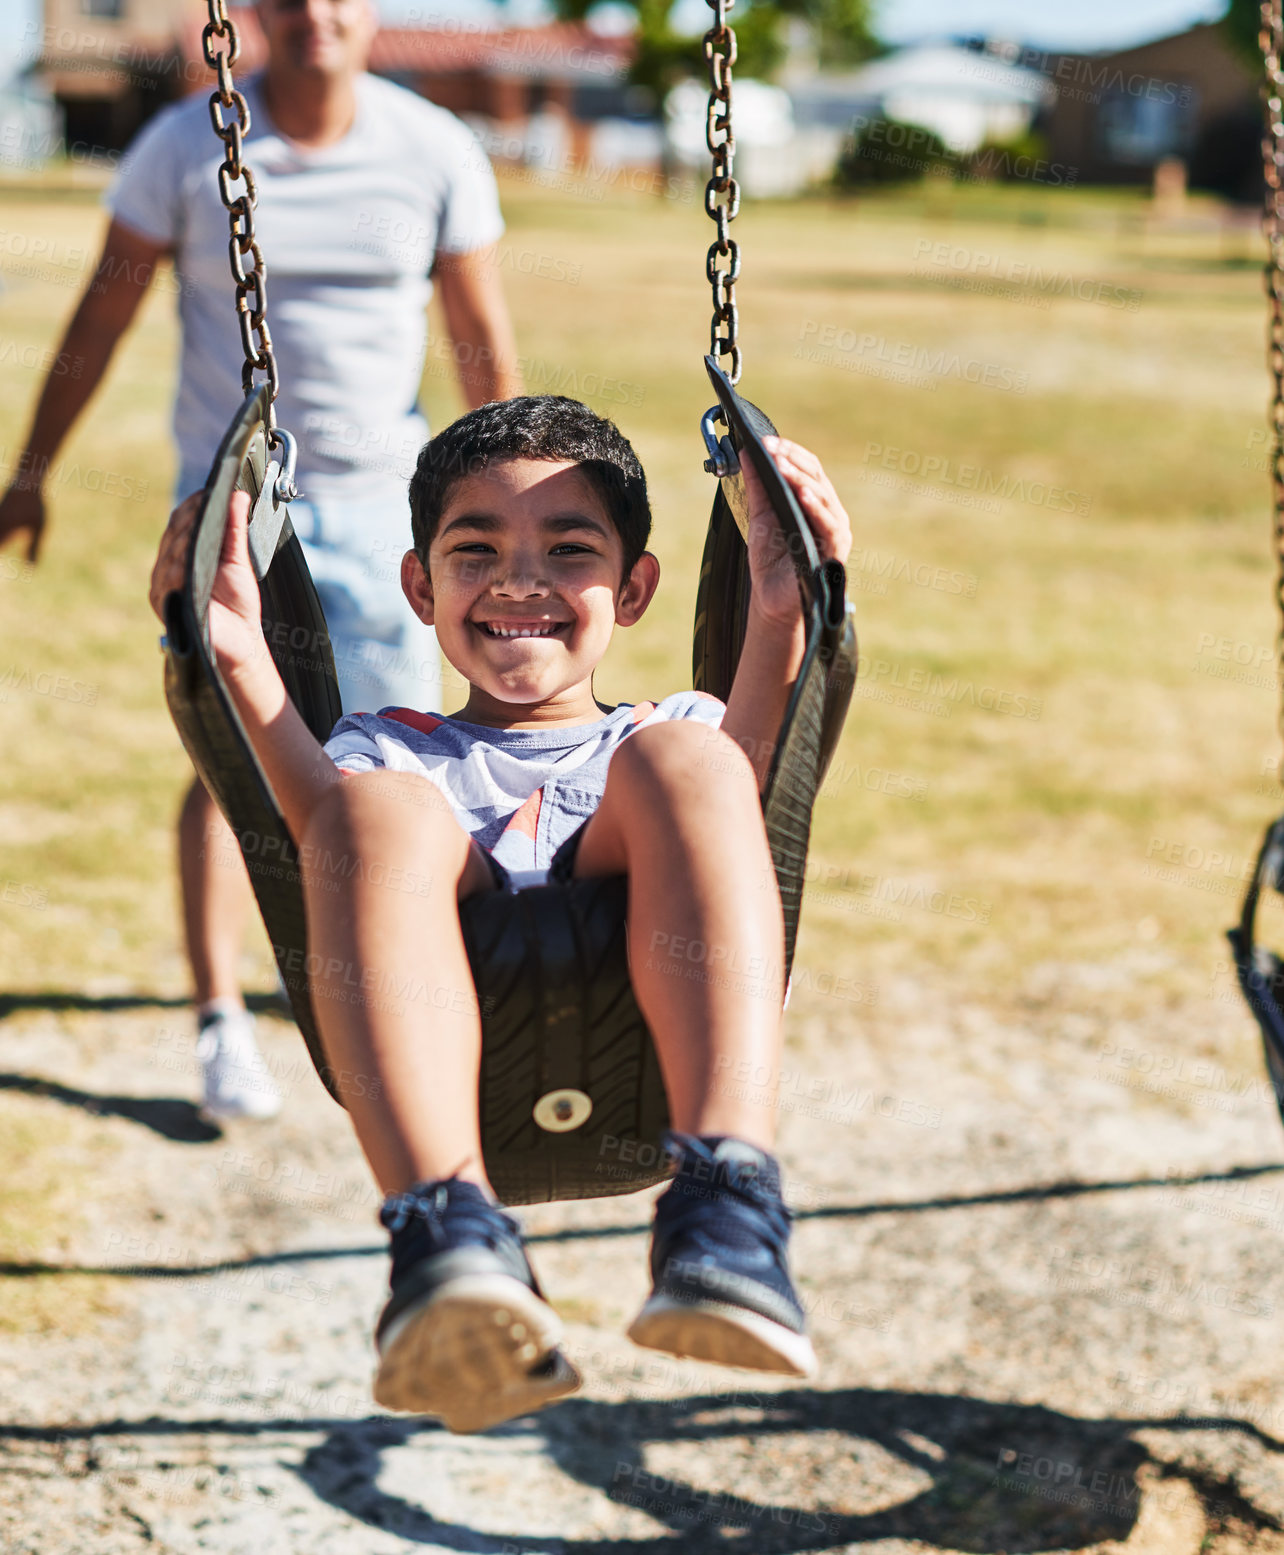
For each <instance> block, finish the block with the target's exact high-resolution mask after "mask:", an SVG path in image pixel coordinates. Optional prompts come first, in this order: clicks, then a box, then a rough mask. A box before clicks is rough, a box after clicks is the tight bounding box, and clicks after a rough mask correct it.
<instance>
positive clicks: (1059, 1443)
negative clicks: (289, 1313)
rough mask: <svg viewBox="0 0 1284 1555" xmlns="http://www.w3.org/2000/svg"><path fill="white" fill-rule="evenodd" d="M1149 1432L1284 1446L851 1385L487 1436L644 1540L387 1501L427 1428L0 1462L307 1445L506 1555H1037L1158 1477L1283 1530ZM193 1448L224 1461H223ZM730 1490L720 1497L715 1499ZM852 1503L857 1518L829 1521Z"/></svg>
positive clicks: (1159, 1485) (1252, 1530) (574, 1404)
mask: <svg viewBox="0 0 1284 1555" xmlns="http://www.w3.org/2000/svg"><path fill="white" fill-rule="evenodd" d="M1144 1430H1172V1431H1191V1430H1197V1431H1208V1430H1233V1431H1236V1432H1238V1433H1240V1434H1241V1436H1243V1437H1246V1438H1248V1439H1250V1440H1251V1441H1253V1442H1256V1443H1257V1444H1258V1445H1259V1446H1262V1447H1265V1448H1266V1449H1268V1450H1269V1451H1272V1452H1284V1443H1280V1442H1279V1441H1277V1440H1275V1439H1274V1438H1273V1437H1270V1436H1268V1435H1266V1434H1265V1433H1263V1432H1262V1431H1261V1430H1259V1429H1258V1428H1257V1427H1256V1426H1254V1425H1252V1424H1251V1423H1249V1422H1245V1421H1242V1420H1235V1419H1233V1418H1226V1417H1218V1418H1208V1419H1193V1418H1189V1417H1185V1416H1177V1417H1167V1418H1163V1417H1156V1418H1144V1417H1136V1418H1118V1419H1115V1418H1100V1419H1092V1418H1079V1417H1076V1416H1073V1415H1068V1414H1063V1413H1060V1412H1058V1411H1056V1410H1051V1409H1045V1408H1043V1407H1042V1406H1039V1405H1024V1404H1004V1403H996V1402H991V1401H988V1400H985V1399H976V1398H969V1397H965V1396H962V1395H957V1394H939V1393H902V1392H876V1391H872V1390H867V1389H861V1388H851V1389H842V1390H838V1391H835V1392H814V1391H810V1390H806V1389H793V1390H790V1391H787V1392H782V1393H766V1394H754V1393H752V1392H740V1393H736V1394H708V1395H697V1396H693V1397H689V1398H683V1399H677V1400H669V1401H655V1400H649V1401H643V1400H625V1401H622V1402H614V1403H603V1402H594V1401H592V1400H582V1399H570V1400H567V1401H565V1402H563V1403H561V1404H559V1405H557V1406H555V1407H554V1408H552V1409H551V1410H548V1411H546V1412H545V1413H543V1414H541V1415H538V1416H535V1417H533V1418H532V1419H530V1420H526V1421H520V1422H515V1423H514V1424H512V1425H510V1426H506V1427H501V1428H499V1430H497V1431H495V1432H492V1433H490V1435H491V1437H492V1438H494V1439H496V1440H502V1439H503V1438H504V1437H505V1436H508V1437H516V1438H518V1439H528V1438H529V1437H530V1436H531V1435H532V1434H533V1435H535V1436H537V1437H538V1438H539V1439H540V1440H541V1442H542V1445H543V1448H544V1453H545V1455H546V1456H547V1458H548V1460H549V1461H550V1464H551V1465H554V1466H556V1467H557V1468H558V1469H560V1470H561V1471H562V1473H563V1474H565V1475H566V1476H567V1477H568V1479H569V1480H571V1481H573V1482H574V1483H575V1484H576V1485H578V1486H581V1487H588V1488H590V1489H593V1490H597V1491H600V1492H601V1493H602V1494H604V1495H605V1496H607V1497H608V1498H609V1499H611V1500H612V1501H615V1502H617V1503H621V1504H625V1505H629V1506H634V1507H637V1508H638V1509H640V1510H641V1511H643V1512H645V1513H647V1514H648V1515H649V1517H650V1518H651V1519H652V1520H653V1523H654V1524H656V1525H658V1526H657V1528H656V1531H655V1532H653V1533H644V1534H639V1535H635V1536H632V1537H628V1538H614V1539H611V1538H605V1539H604V1538H600V1537H591V1538H587V1539H575V1538H568V1537H567V1536H566V1535H565V1533H558V1534H556V1535H553V1534H511V1533H509V1534H505V1533H501V1532H491V1531H490V1530H488V1529H483V1528H479V1527H477V1526H475V1525H473V1524H471V1523H463V1522H459V1521H452V1520H448V1519H444V1518H438V1517H435V1516H434V1515H433V1513H432V1511H431V1499H432V1490H431V1487H432V1485H433V1484H434V1483H435V1482H439V1481H440V1479H441V1474H440V1473H437V1474H434V1473H433V1472H432V1468H431V1461H430V1457H429V1456H427V1455H425V1456H423V1457H422V1458H421V1459H420V1461H419V1462H417V1463H416V1464H415V1465H414V1478H415V1479H416V1480H417V1482H418V1483H419V1484H422V1485H424V1486H425V1487H426V1488H425V1491H424V1494H423V1497H422V1503H421V1501H420V1498H419V1497H418V1496H416V1497H415V1498H414V1499H411V1498H410V1497H408V1496H406V1495H399V1494H397V1493H395V1492H394V1491H392V1490H389V1489H387V1488H384V1487H385V1485H386V1484H387V1483H388V1482H389V1481H390V1480H391V1481H394V1482H396V1481H400V1482H402V1483H404V1482H405V1481H406V1480H407V1479H408V1478H409V1477H410V1476H409V1475H408V1474H407V1473H405V1472H404V1469H405V1467H406V1466H405V1465H404V1464H403V1465H401V1466H400V1467H401V1470H402V1471H403V1472H399V1471H398V1466H397V1465H396V1464H395V1462H394V1461H391V1460H390V1455H391V1454H396V1453H399V1452H401V1451H402V1450H406V1449H409V1450H411V1451H413V1450H414V1449H415V1448H416V1446H417V1445H419V1444H420V1441H421V1439H422V1445H423V1446H425V1447H427V1448H429V1449H430V1451H432V1450H441V1451H443V1452H449V1451H450V1450H451V1449H452V1447H453V1445H454V1444H455V1443H457V1442H459V1441H461V1439H460V1438H454V1437H451V1436H449V1435H448V1434H447V1433H446V1432H445V1431H444V1430H442V1428H441V1427H439V1426H437V1425H436V1424H435V1423H433V1422H431V1421H425V1420H417V1419H405V1418H398V1417H390V1416H372V1417H370V1418H368V1419H364V1420H351V1419H333V1418H330V1419H301V1420H292V1419H289V1418H277V1419H268V1420H235V1419H231V1420H228V1419H205V1420H199V1419H198V1420H165V1419H158V1418H156V1417H152V1418H151V1419H148V1420H142V1421H130V1420H112V1421H105V1422H103V1423H102V1424H99V1425H77V1426H74V1427H59V1426H0V1462H3V1460H4V1458H5V1457H6V1456H8V1455H9V1452H10V1450H11V1449H19V1451H17V1452H15V1453H14V1456H15V1458H17V1459H18V1460H19V1461H20V1462H21V1463H23V1464H24V1465H26V1467H25V1468H24V1467H17V1468H10V1469H9V1470H8V1472H9V1473H10V1474H11V1475H13V1476H14V1477H18V1476H20V1475H21V1474H22V1473H23V1472H26V1473H29V1474H33V1475H35V1474H39V1475H42V1476H43V1475H44V1474H46V1473H47V1472H48V1465H47V1464H42V1463H39V1462H38V1461H37V1460H33V1458H32V1455H31V1453H30V1452H29V1450H28V1451H26V1452H23V1451H21V1450H20V1449H22V1448H23V1447H26V1448H28V1449H29V1447H30V1446H31V1445H32V1444H36V1443H40V1442H46V1443H49V1444H50V1445H51V1447H54V1446H57V1447H58V1448H59V1450H65V1447H66V1445H67V1444H68V1443H73V1442H77V1441H85V1442H88V1441H93V1440H95V1439H103V1438H111V1437H116V1438H128V1439H130V1440H131V1441H134V1440H137V1441H140V1442H142V1443H144V1444H146V1443H148V1442H155V1443H156V1446H155V1449H154V1451H153V1453H152V1456H153V1457H154V1463H153V1464H148V1463H147V1461H146V1458H147V1449H146V1447H145V1446H144V1450H143V1453H142V1456H141V1458H140V1459H138V1460H131V1463H130V1470H129V1472H130V1474H131V1476H136V1475H137V1474H138V1473H139V1472H140V1471H142V1472H145V1473H146V1472H152V1473H157V1474H162V1473H163V1472H164V1469H165V1467H166V1466H167V1465H168V1466H170V1467H172V1466H173V1464H174V1461H175V1457H176V1443H175V1442H174V1441H173V1440H171V1438H180V1439H181V1438H185V1437H192V1436H210V1437H218V1436H229V1437H233V1438H243V1439H244V1438H251V1439H255V1438H271V1437H272V1436H274V1435H281V1436H283V1437H284V1436H289V1437H290V1438H296V1437H297V1436H298V1435H299V1434H300V1433H308V1432H311V1433H315V1434H316V1435H318V1436H319V1437H321V1440H320V1441H318V1442H317V1444H316V1445H315V1446H313V1447H311V1448H310V1449H309V1450H308V1451H307V1452H306V1455H305V1456H304V1458H303V1461H302V1463H301V1464H299V1465H298V1467H297V1469H296V1470H295V1472H297V1473H298V1474H299V1476H300V1478H301V1479H302V1480H303V1481H304V1483H306V1484H307V1485H308V1486H309V1487H310V1489H311V1490H312V1491H313V1493H314V1494H315V1495H316V1496H317V1497H318V1498H319V1499H320V1500H322V1501H324V1502H326V1503H327V1504H329V1505H331V1506H333V1507H335V1508H336V1509H338V1510H340V1511H342V1512H344V1513H345V1514H347V1515H348V1516H350V1517H353V1518H355V1519H357V1520H358V1521H360V1522H362V1523H365V1524H366V1525H367V1526H369V1527H375V1528H379V1529H381V1530H383V1531H385V1532H387V1533H390V1534H393V1535H395V1536H397V1537H399V1538H401V1539H404V1540H406V1541H408V1542H410V1543H412V1544H423V1545H433V1546H435V1547H437V1548H441V1549H446V1550H457V1551H461V1552H463V1551H471V1552H485V1551H491V1552H504V1555H562V1552H573V1555H661V1552H664V1555H667V1552H675V1555H676V1552H678V1551H682V1552H689V1555H726V1552H732V1551H735V1552H741V1551H746V1550H751V1551H752V1552H753V1555H801V1552H805V1551H821V1550H829V1549H833V1548H835V1547H844V1546H850V1545H853V1544H860V1543H862V1542H867V1541H873V1540H878V1539H902V1540H909V1541H914V1540H917V1541H919V1542H921V1543H923V1544H925V1545H928V1546H930V1547H937V1548H941V1549H947V1550H953V1551H962V1552H967V1555H1039V1552H1050V1551H1065V1550H1074V1549H1081V1548H1083V1547H1085V1546H1091V1545H1094V1544H1099V1543H1101V1542H1102V1541H1104V1540H1111V1539H1113V1540H1119V1541H1122V1540H1125V1539H1127V1538H1128V1536H1129V1534H1130V1533H1131V1532H1132V1530H1133V1528H1134V1527H1135V1526H1136V1523H1137V1516H1138V1511H1139V1507H1140V1504H1141V1501H1142V1497H1143V1495H1146V1496H1155V1495H1158V1496H1160V1497H1161V1498H1162V1497H1163V1495H1164V1485H1165V1481H1177V1480H1182V1481H1185V1482H1186V1483H1187V1484H1188V1485H1190V1486H1191V1487H1192V1489H1193V1490H1194V1493H1195V1495H1196V1496H1197V1497H1198V1500H1199V1503H1200V1507H1201V1510H1202V1512H1203V1516H1204V1519H1205V1522H1206V1524H1207V1527H1208V1530H1209V1532H1210V1533H1213V1534H1216V1533H1217V1532H1218V1531H1219V1530H1220V1529H1223V1528H1226V1527H1230V1526H1233V1527H1234V1528H1235V1530H1236V1532H1237V1533H1238V1534H1239V1536H1240V1537H1241V1538H1242V1537H1244V1536H1245V1535H1248V1536H1249V1537H1250V1540H1251V1536H1252V1535H1253V1534H1256V1533H1259V1532H1266V1531H1273V1532H1274V1531H1280V1530H1281V1528H1282V1527H1284V1524H1282V1523H1281V1522H1280V1520H1279V1519H1277V1518H1276V1517H1274V1516H1273V1515H1272V1514H1271V1513H1269V1512H1267V1511H1265V1510H1263V1509H1261V1508H1259V1507H1257V1506H1255V1505H1254V1504H1253V1503H1252V1502H1251V1501H1250V1500H1248V1499H1247V1498H1246V1497H1245V1496H1244V1494H1243V1493H1242V1492H1241V1491H1240V1489H1239V1487H1238V1486H1237V1485H1236V1484H1235V1482H1234V1481H1233V1480H1231V1479H1229V1478H1226V1477H1223V1476H1222V1475H1220V1474H1218V1473H1217V1472H1216V1471H1214V1470H1212V1469H1210V1468H1209V1467H1208V1466H1207V1463H1204V1464H1203V1465H1195V1464H1192V1465H1190V1466H1187V1465H1184V1464H1182V1463H1180V1462H1178V1463H1174V1462H1170V1461H1166V1460H1161V1459H1157V1458H1155V1457H1153V1456H1152V1455H1151V1454H1150V1453H1149V1452H1148V1451H1147V1449H1146V1448H1145V1447H1144V1446H1143V1445H1141V1443H1139V1442H1137V1441H1136V1440H1134V1436H1135V1434H1136V1433H1138V1432H1140V1431H1144ZM816 1433H826V1434H827V1435H828V1436H830V1437H833V1436H840V1437H845V1438H847V1442H846V1443H844V1444H843V1445H842V1447H841V1448H838V1449H837V1450H836V1451H835V1452H834V1455H833V1456H832V1457H831V1458H830V1459H829V1460H828V1462H827V1463H826V1464H825V1473H824V1480H823V1482H822V1484H821V1488H820V1489H819V1490H818V1493H817V1496H816V1498H815V1499H814V1500H811V1499H809V1501H808V1504H807V1505H803V1506H800V1505H797V1504H795V1501H794V1500H792V1499H789V1498H783V1499H773V1498H772V1497H770V1495H764V1494H763V1493H762V1490H761V1487H762V1486H763V1485H764V1483H770V1480H771V1478H773V1477H780V1478H784V1477H785V1475H784V1474H783V1473H782V1472H781V1469H780V1467H779V1465H780V1463H781V1460H782V1457H783V1456H787V1455H788V1452H789V1450H790V1448H791V1445H795V1444H793V1443H791V1438H796V1437H799V1436H802V1437H804V1438H805V1437H808V1436H811V1435H814V1434H816ZM162 1438H163V1439H164V1440H160V1439H162ZM727 1438H731V1439H738V1438H747V1439H748V1441H749V1450H748V1452H745V1451H741V1452H740V1454H739V1457H738V1459H737V1460H735V1461H734V1462H733V1463H732V1464H731V1465H730V1469H729V1468H728V1459H727V1454H726V1452H721V1453H711V1454H710V1457H709V1469H710V1472H707V1473H705V1474H703V1475H700V1474H699V1472H698V1467H697V1472H696V1473H694V1474H691V1473H689V1471H688V1472H687V1473H682V1472H679V1473H672V1474H670V1475H668V1476H663V1475H661V1474H658V1473H652V1472H649V1471H648V1470H647V1455H646V1451H647V1448H648V1446H650V1445H652V1444H654V1445H656V1446H662V1447H664V1448H665V1449H667V1456H666V1460H665V1461H666V1462H667V1461H670V1460H671V1459H672V1457H673V1456H674V1451H673V1450H674V1449H675V1448H676V1449H677V1452H678V1454H681V1456H682V1461H683V1463H685V1464H692V1463H694V1464H695V1465H697V1466H698V1465H699V1464H700V1459H701V1451H700V1450H701V1448H704V1447H715V1446H716V1444H717V1443H718V1442H719V1441H721V1440H723V1439H727ZM462 1440H467V1439H462ZM684 1447H686V1448H687V1449H688V1450H687V1451H686V1452H685V1453H683V1448H684ZM733 1450H734V1449H733ZM205 1451H206V1453H211V1454H213V1456H214V1457H216V1458H217V1457H218V1456H221V1454H220V1451H219V1449H217V1448H215V1447H207V1448H206V1449H205ZM801 1451H802V1452H803V1453H804V1454H805V1455H806V1462H807V1466H808V1467H809V1468H810V1469H811V1470H812V1472H813V1474H814V1466H815V1459H816V1447H815V1443H814V1442H811V1441H804V1442H803V1444H802V1448H801ZM272 1456H273V1457H274V1458H276V1459H278V1460H280V1459H281V1458H286V1459H288V1457H289V1450H288V1446H287V1444H286V1443H285V1442H282V1443H280V1444H276V1443H273V1444H272ZM1022 1465H1028V1467H1026V1468H1025V1469H1022ZM476 1466H477V1465H476V1463H475V1461H474V1463H473V1468H474V1469H475V1468H476ZM445 1467H446V1466H445V1465H442V1468H445ZM1018 1470H1021V1472H1018ZM390 1471H391V1472H390ZM108 1472H110V1471H108ZM1143 1480H1144V1483H1143ZM729 1482H730V1485H731V1487H732V1489H731V1491H729V1492H727V1493H720V1492H721V1491H722V1488H723V1487H726V1486H727V1485H728V1483H729ZM746 1487H753V1488H746ZM1175 1488H1176V1487H1175V1486H1174V1487H1173V1489H1174V1491H1175ZM552 1490H553V1494H555V1493H556V1487H555V1486H554V1487H552ZM755 1491H756V1492H757V1493H755ZM577 1499H578V1498H577ZM844 1503H845V1504H846V1506H847V1507H852V1506H860V1507H861V1508H862V1509H861V1510H847V1509H841V1508H843V1507H844ZM1173 1504H1174V1505H1177V1504H1184V1503H1178V1502H1177V1501H1176V1500H1174V1503H1173Z"/></svg>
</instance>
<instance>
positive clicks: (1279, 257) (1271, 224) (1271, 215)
mask: <svg viewBox="0 0 1284 1555" xmlns="http://www.w3.org/2000/svg"><path fill="white" fill-rule="evenodd" d="M1261 18H1262V30H1261V34H1260V36H1259V40H1258V41H1259V42H1260V44H1261V47H1262V58H1263V60H1264V62H1265V65H1266V78H1265V80H1264V82H1263V84H1262V102H1263V104H1264V107H1265V117H1266V124H1265V128H1264V130H1263V133H1262V168H1263V171H1264V173H1265V175H1266V204H1265V206H1264V208H1263V212H1262V231H1263V233H1264V234H1265V237H1266V243H1267V249H1268V255H1267V260H1266V270H1265V281H1266V295H1267V297H1268V298H1269V300H1270V337H1269V344H1268V347H1267V360H1268V361H1269V363H1270V369H1271V379H1272V383H1273V388H1274V393H1273V396H1272V399H1271V412H1270V416H1271V489H1272V495H1273V498H1274V523H1275V554H1276V562H1277V568H1276V578H1275V598H1276V603H1277V604H1278V606H1279V612H1280V626H1279V632H1278V639H1277V662H1278V666H1279V674H1280V685H1281V705H1280V714H1279V726H1280V735H1281V738H1284V6H1282V4H1281V0H1263V4H1262V9H1261ZM1281 776H1282V777H1284V772H1282V773H1281Z"/></svg>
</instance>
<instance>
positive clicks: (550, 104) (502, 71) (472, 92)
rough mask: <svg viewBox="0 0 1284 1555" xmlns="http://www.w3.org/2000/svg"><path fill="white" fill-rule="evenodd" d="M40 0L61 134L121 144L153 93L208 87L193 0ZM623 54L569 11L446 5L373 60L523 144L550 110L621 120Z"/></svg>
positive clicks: (624, 114)
mask: <svg viewBox="0 0 1284 1555" xmlns="http://www.w3.org/2000/svg"><path fill="white" fill-rule="evenodd" d="M44 11H45V19H44V26H43V33H42V37H41V49H40V62H39V68H40V70H41V73H42V75H43V77H44V79H45V81H46V83H47V84H48V88H49V91H50V92H51V94H52V96H53V98H54V100H55V102H56V103H57V104H58V106H59V108H60V109H61V110H62V113H63V115H64V118H65V122H66V137H67V141H68V143H69V144H84V145H92V146H100V147H104V148H108V149H113V150H119V149H121V148H122V147H124V146H125V145H126V144H127V143H128V142H129V140H130V139H131V138H132V137H133V135H134V134H135V133H136V132H137V130H138V129H139V127H140V126H141V125H142V124H143V123H144V122H145V121H146V120H147V119H148V118H150V116H151V115H152V114H153V113H154V112H155V111H156V109H157V108H159V107H160V106H161V105H162V104H164V103H166V102H169V101H172V100H173V99H174V98H177V97H181V96H184V95H186V94H187V93H190V92H200V91H208V90H209V89H210V86H211V82H212V73H211V71H210V70H209V68H208V67H207V65H206V64H205V60H204V56H203V54H202V50H201V33H202V30H203V26H204V20H205V18H204V15H203V11H202V8H201V7H200V6H199V5H197V4H195V3H194V0H44ZM235 21H236V25H237V30H238V32H239V33H240V36H241V57H240V60H239V61H238V63H237V66H236V70H237V73H238V75H242V76H243V75H246V74H248V73H250V72H252V71H254V70H255V69H257V68H258V67H259V66H261V65H262V63H263V59H264V54H265V48H264V42H263V35H262V33H261V31H260V29H259V26H258V21H257V18H256V16H255V14H254V12H253V10H252V9H249V8H247V7H244V6H238V7H237V8H236V10H235ZM631 57H632V41H631V39H629V38H627V37H624V38H621V37H618V36H609V37H608V36H601V35H598V34H596V33H594V32H592V31H590V30H589V29H588V28H587V27H585V26H583V25H581V24H578V23H553V24H550V25H548V26H543V27H530V28H519V27H511V28H503V29H498V30H497V29H493V28H489V27H483V26H481V25H480V24H478V23H476V22H471V21H468V20H465V19H456V18H451V17H443V18H441V19H440V21H439V22H438V23H437V25H435V26H434V27H431V28H415V27H381V28H380V29H379V32H378V34H377V36H376V38H375V42H374V48H373V50H372V54H371V60H370V68H371V70H372V71H374V72H375V73H376V74H378V75H382V76H387V77H388V78H389V79H391V80H393V81H397V82H399V83H400V84H401V85H403V86H406V87H409V88H410V89H411V90H413V91H416V92H419V93H421V94H422V95H423V96H425V97H427V98H429V99H431V101H433V102H435V103H439V104H440V105H441V106H442V107H444V108H449V109H451V110H452V111H453V112H455V113H458V114H460V115H461V116H463V117H465V118H468V119H469V120H470V121H474V122H476V123H478V124H480V125H481V126H483V127H486V128H489V129H490V130H492V131H493V130H495V129H496V128H498V129H500V130H501V131H502V132H503V133H501V134H500V135H499V137H498V138H499V140H500V142H501V143H502V144H509V145H517V146H519V147H522V148H524V147H525V138H524V127H525V126H526V125H527V124H528V123H530V122H532V121H534V122H536V123H537V125H544V126H545V128H544V130H543V131H541V132H540V133H541V134H542V135H543V138H544V140H545V141H546V140H547V138H548V135H547V125H548V123H549V122H550V121H552V120H558V121H563V122H564V123H565V124H567V125H570V126H574V125H576V124H592V123H594V122H596V121H598V120H601V119H605V118H616V119H620V120H623V121H626V122H627V120H628V119H629V118H630V117H631V115H632V108H633V104H632V101H631V98H630V95H629V90H628V87H627V85H626V82H625V75H626V72H627V69H628V65H629V61H630V59H631ZM488 138H490V139H492V140H493V139H495V138H496V137H495V135H494V134H491V135H490V136H489V137H488ZM566 139H567V141H568V143H569V142H571V141H573V140H574V139H575V136H574V134H573V133H572V132H571V131H569V130H568V131H567V132H566Z"/></svg>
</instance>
